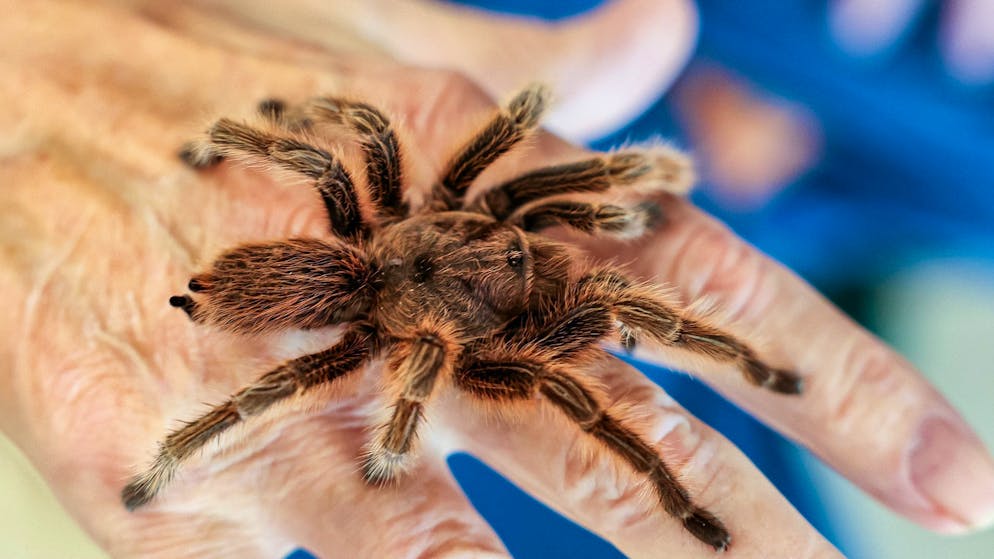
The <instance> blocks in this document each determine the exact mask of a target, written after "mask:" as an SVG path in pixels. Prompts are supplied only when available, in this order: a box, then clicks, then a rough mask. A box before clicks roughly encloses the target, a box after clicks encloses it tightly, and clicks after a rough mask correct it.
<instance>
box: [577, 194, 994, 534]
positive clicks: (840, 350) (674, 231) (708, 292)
mask: <svg viewBox="0 0 994 559" xmlns="http://www.w3.org/2000/svg"><path fill="white" fill-rule="evenodd" d="M663 214H664V215H665V216H666V223H667V224H666V226H664V227H663V228H661V229H660V230H659V231H656V232H654V233H652V234H650V235H649V236H648V237H647V238H644V239H641V240H640V241H638V242H636V243H634V244H631V245H629V246H627V247H619V246H618V245H612V244H611V243H610V242H608V241H605V242H601V243H598V244H597V245H596V246H593V245H590V246H592V250H593V251H594V252H595V253H597V254H599V255H600V256H602V257H605V258H612V259H614V260H617V261H621V262H633V268H634V269H635V271H636V272H637V273H638V275H640V276H642V277H644V278H646V279H649V280H651V281H654V282H659V283H666V284H669V285H672V286H674V287H675V288H676V289H677V291H678V293H680V294H681V295H682V297H683V298H684V300H685V301H694V300H696V299H698V298H700V297H702V296H706V297H708V298H709V299H711V300H713V301H714V303H715V305H716V306H717V307H718V308H719V309H722V310H723V311H724V313H725V317H724V319H723V320H722V319H721V317H720V316H719V317H718V320H719V322H724V324H725V327H727V328H728V329H729V330H731V331H732V333H734V334H738V335H740V336H741V337H742V338H743V339H745V340H747V341H748V342H749V343H751V344H753V345H755V346H757V347H758V348H759V349H760V353H761V355H763V356H764V357H765V358H766V359H767V360H769V361H771V362H772V363H773V364H774V365H776V366H779V367H784V368H789V369H793V370H795V371H797V372H798V373H799V374H800V375H801V376H803V377H804V379H805V387H806V388H805V392H804V394H803V395H802V396H800V397H796V398H786V397H780V396H774V395H772V394H770V393H767V392H763V391H760V390H756V389H754V388H752V387H749V386H747V385H746V384H745V382H743V381H742V379H741V378H740V377H739V376H738V375H735V374H733V373H732V372H731V371H727V370H726V371H721V372H717V371H712V372H711V373H709V374H706V375H704V379H705V380H706V381H707V382H708V383H710V384H712V385H714V386H716V387H717V388H718V389H719V390H720V391H721V392H723V393H724V394H726V395H727V396H729V397H730V398H731V399H733V400H734V401H736V402H737V403H739V404H740V405H742V406H743V407H745V408H746V409H748V410H749V411H751V412H752V413H753V414H755V415H756V416H758V417H760V418H763V419H764V420H766V421H767V422H768V423H770V424H771V425H773V426H775V427H777V428H778V429H779V430H781V431H782V432H784V433H787V434H789V435H790V436H791V437H793V438H795V439H797V440H799V441H801V442H802V443H804V444H805V445H806V446H808V447H810V448H811V449H813V450H814V451H815V452H816V453H817V454H818V455H819V456H821V457H822V458H823V459H824V460H826V461H827V462H828V463H830V464H831V465H832V466H834V467H835V468H836V469H837V470H839V471H840V472H841V473H842V474H844V475H846V476H847V477H849V478H850V479H851V480H853V481H854V482H856V483H857V484H859V485H860V486H861V487H863V488H864V489H865V490H867V491H868V492H870V493H871V494H873V495H875V496H876V497H877V498H879V499H880V500H881V501H883V502H884V503H885V504H887V505H888V506H890V507H892V508H894V509H895V510H897V511H899V512H901V513H903V514H905V515H907V516H909V517H910V518H912V519H914V520H916V521H918V522H920V523H922V524H924V525H925V526H928V527H930V528H932V529H935V530H941V531H948V532H958V531H963V530H967V529H969V528H977V527H981V526H984V525H987V524H989V523H990V522H991V521H992V520H994V462H992V460H991V458H990V456H989V454H988V453H987V451H986V450H985V449H984V448H983V445H982V444H981V443H980V441H979V439H978V438H977V436H976V435H975V434H974V433H973V431H972V430H971V429H970V428H969V427H968V426H967V425H966V424H965V423H964V421H963V420H962V419H961V418H960V416H959V415H958V414H957V413H956V411H955V410H954V409H953V408H952V407H951V406H950V405H949V403H948V402H946V400H945V399H944V398H943V397H942V396H941V395H940V394H939V393H938V392H937V391H936V390H935V389H934V388H933V387H932V386H931V385H930V384H929V383H928V382H927V381H926V380H925V379H923V378H922V376H921V375H920V374H919V373H918V372H917V371H915V370H914V368H913V367H912V366H911V365H910V364H908V363H907V362H906V361H905V360H904V359H902V358H901V357H900V356H898V355H897V354H895V353H894V352H893V351H892V350H891V349H889V348H888V347H886V346H885V345H884V344H883V343H881V342H880V341H879V340H878V339H876V338H875V337H873V336H872V335H870V334H869V333H868V332H866V331H865V330H863V329H862V328H860V327H859V326H858V325H856V324H854V323H853V322H852V321H851V320H850V319H848V318H847V317H845V316H844V315H843V314H842V313H841V312H840V311H839V310H838V309H836V308H834V307H833V306H832V305H831V304H830V303H828V302H827V301H826V300H825V299H824V298H823V297H821V296H820V295H819V294H817V293H816V292H815V291H814V290H813V289H812V288H811V287H810V286H808V285H807V284H805V283H804V282H803V281H801V280H800V279H799V278H797V277H796V276H795V275H794V274H792V273H791V272H790V271H788V270H786V269H784V268H783V267H782V266H780V265H778V264H776V263H775V262H772V261H770V260H769V259H767V258H766V257H764V256H763V255H761V254H760V253H759V252H757V251H756V250H755V249H753V248H752V247H749V246H748V245H746V244H745V243H744V242H743V241H741V240H740V239H738V238H736V237H735V236H734V235H733V234H731V233H730V232H729V231H728V230H727V229H726V228H725V227H724V226H722V225H720V224H719V223H718V222H717V221H716V220H714V219H713V218H711V217H709V216H706V215H705V214H703V212H701V211H699V210H697V209H696V208H694V207H692V206H691V205H690V204H689V203H688V202H686V201H685V200H678V199H675V198H670V199H668V201H667V202H666V203H665V204H664V207H663ZM643 355H644V356H647V357H649V358H652V359H661V358H662V359H663V360H664V361H666V360H667V359H671V358H672V356H665V355H663V354H662V353H660V352H653V351H650V350H646V353H644V354H643ZM671 362H672V361H671Z"/></svg>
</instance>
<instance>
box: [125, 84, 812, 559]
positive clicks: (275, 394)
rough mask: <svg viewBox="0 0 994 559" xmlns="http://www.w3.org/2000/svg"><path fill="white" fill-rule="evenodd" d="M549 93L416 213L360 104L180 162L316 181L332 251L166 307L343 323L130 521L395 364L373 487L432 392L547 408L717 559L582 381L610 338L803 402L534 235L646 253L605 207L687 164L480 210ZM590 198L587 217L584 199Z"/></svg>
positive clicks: (286, 259) (371, 461)
mask: <svg viewBox="0 0 994 559" xmlns="http://www.w3.org/2000/svg"><path fill="white" fill-rule="evenodd" d="M547 104H548V95H547V91H546V89H545V88H543V87H541V86H531V87H529V88H526V89H524V90H523V91H521V92H520V93H518V94H517V95H516V96H514V97H513V98H512V99H511V100H510V102H509V103H507V104H506V105H505V106H503V107H502V108H501V109H499V110H498V111H496V113H495V114H494V115H493V116H492V117H491V118H490V120H489V121H488V122H487V123H486V124H485V126H484V127H483V128H482V129H481V130H480V131H479V132H478V133H477V134H476V135H475V136H474V137H473V138H472V139H470V140H469V141H468V142H467V143H465V144H464V145H463V146H462V148H461V149H459V150H458V151H457V153H456V154H455V155H454V156H453V157H452V158H451V159H450V160H449V162H448V165H447V166H446V167H445V169H444V172H443V173H442V178H441V180H439V181H438V182H437V183H436V184H435V185H434V186H433V188H432V190H431V194H430V196H428V198H427V200H425V201H423V203H421V204H420V207H413V206H415V205H414V204H411V203H409V202H407V201H405V196H404V194H405V191H404V180H403V176H402V165H401V158H402V153H401V149H400V144H399V142H398V138H397V135H396V133H395V131H394V130H393V128H392V127H391V124H390V121H389V120H388V118H387V117H386V116H385V115H384V114H383V113H382V112H381V111H380V110H378V109H377V108H375V107H373V106H371V105H369V104H367V103H364V102H360V101H354V100H349V99H344V98H331V97H322V98H316V99H312V100H310V101H308V102H305V103H303V104H301V105H298V106H292V107H291V106H288V105H287V104H285V103H284V102H282V101H277V100H268V101H264V102H263V103H261V104H260V106H259V109H260V112H261V113H262V115H263V116H264V117H265V119H266V120H267V121H268V126H265V127H261V128H259V127H253V126H249V125H246V124H242V123H239V122H236V121H233V120H230V119H221V120H219V121H217V122H216V123H215V124H214V125H213V126H212V127H211V128H210V129H209V131H208V132H207V135H206V137H205V138H204V139H201V140H199V141H195V142H191V143H190V144H188V145H187V147H186V148H185V149H184V150H183V151H182V152H181V157H182V158H183V159H184V160H185V161H186V162H187V163H189V164H190V165H192V166H194V167H197V168H200V167H207V166H210V165H214V164H216V163H218V162H219V161H221V160H222V159H224V158H240V159H245V158H249V159H255V160H257V161H262V162H265V163H268V164H271V165H274V166H276V167H278V168H281V169H284V170H288V171H291V172H296V173H300V174H302V175H304V176H306V177H309V178H310V179H312V180H313V184H314V187H315V188H316V190H317V191H318V193H319V194H320V196H321V198H322V200H323V201H324V206H325V208H326V210H327V214H328V217H329V222H330V227H331V233H332V234H333V235H332V238H329V239H316V238H297V239H289V240H283V241H277V242H268V243H262V244H250V245H245V246H240V247H237V248H234V249H232V250H229V251H228V252H226V253H224V254H222V255H221V256H220V257H218V258H217V259H216V260H215V261H214V263H213V265H212V266H211V267H210V269H209V270H208V271H206V272H204V273H201V274H199V275H196V276H194V277H193V279H191V280H190V282H189V284H188V289H189V291H190V292H191V294H185V295H177V296H173V297H171V298H170V300H169V302H170V304H171V305H173V306H175V307H179V308H181V309H183V310H184V311H186V313H187V314H188V315H189V316H190V318H191V319H192V320H193V321H194V322H196V323H202V324H208V325H214V326H216V327H219V328H222V329H226V330H229V331H234V332H242V333H259V332H266V331H276V330H283V329H290V328H301V329H313V328H318V327H323V326H328V325H339V324H340V325H344V327H345V330H344V334H343V335H342V337H341V338H340V340H339V341H338V342H337V343H336V344H335V345H333V346H332V347H330V348H328V349H325V350H323V351H320V352H318V353H314V354H311V355H305V356H303V357H299V358H296V359H292V360H290V361H287V362H285V363H283V364H282V365H280V366H279V367H277V368H276V369H274V370H272V371H270V372H268V373H266V374H264V375H262V376H261V377H259V378H258V380H256V381H255V382H254V383H252V384H250V385H248V386H247V387H245V388H243V389H242V390H240V391H239V392H237V393H235V394H234V395H232V396H231V397H230V398H229V399H228V400H227V401H226V402H224V403H222V404H220V405H218V406H216V407H214V408H213V409H211V410H210V411H208V412H207V413H205V414H204V415H202V416H201V417H199V418H197V419H195V420H194V421H191V422H189V423H186V424H184V425H183V426H182V427H180V428H179V429H177V430H175V431H173V432H172V433H170V434H169V435H168V436H167V437H166V438H165V439H164V441H163V442H162V443H161V444H160V447H159V451H158V455H157V456H156V457H155V459H154V461H153V463H152V464H151V466H150V467H149V468H148V469H147V470H146V471H144V472H143V473H141V474H139V475H137V476H135V477H134V478H133V479H132V480H131V481H130V483H128V484H127V486H126V487H125V488H124V489H123V491H122V499H123V501H124V504H125V505H126V506H127V507H128V508H129V509H132V510H133V509H135V508H137V507H140V506H142V505H144V504H146V503H147V502H149V501H150V500H151V499H152V498H153V497H154V496H155V495H156V494H157V493H158V492H159V491H160V490H161V489H162V488H163V486H164V485H165V484H167V483H168V482H169V480H170V479H171V478H172V477H173V475H174V474H175V472H176V471H177V469H178V468H179V467H180V465H181V464H182V463H183V462H184V460H187V459H188V458H189V457H190V456H191V455H193V454H194V453H196V452H197V451H198V450H199V449H201V448H203V447H204V446H205V445H206V444H207V443H208V442H210V441H212V440H215V439H216V438H217V437H218V436H219V435H220V434H221V433H222V432H224V431H226V430H228V429H229V428H231V427H232V426H234V425H236V424H238V423H241V422H243V421H245V420H247V419H248V418H250V417H253V416H257V415H259V414H261V413H263V412H265V411H266V409H267V408H269V407H271V406H273V405H274V404H276V403H277V402H280V401H282V400H285V399H288V398H291V397H294V396H296V395H299V394H301V393H303V392H306V391H307V390H309V389H311V388H313V387H316V386H319V385H325V384H328V383H335V382H336V381H338V380H339V379H341V378H342V377H345V376H347V375H356V374H357V373H358V372H359V371H360V370H361V369H363V367H364V365H366V364H367V363H368V362H369V361H371V360H373V359H377V358H379V357H381V356H382V357H383V358H384V359H385V362H386V368H385V371H386V373H385V374H386V375H387V377H388V380H389V382H388V383H387V386H388V388H387V392H388V394H387V396H388V398H389V399H390V400H392V408H391V413H390V415H389V418H388V419H387V420H386V421H385V423H384V424H383V425H380V426H379V427H378V429H376V430H375V431H374V434H373V435H372V437H371V439H372V440H371V441H370V442H369V443H368V445H367V448H366V453H365V456H364V458H363V465H362V472H363V476H364V478H365V479H366V480H367V481H369V482H370V483H374V484H376V483H383V482H386V481H389V480H393V479H395V478H397V476H399V475H401V474H402V473H403V471H404V469H405V467H407V466H408V465H410V463H411V460H412V455H413V453H414V450H415V441H416V437H417V432H418V427H419V424H420V423H421V421H422V418H423V414H424V411H425V406H427V405H429V404H430V400H431V398H432V395H433V393H435V392H436V387H437V386H438V385H439V384H440V382H439V381H440V380H443V379H444V380H447V381H448V382H449V383H450V384H451V385H452V386H454V387H455V388H456V389H458V390H461V391H465V392H466V393H468V394H469V395H471V397H472V398H474V399H478V400H480V401H481V402H490V403H491V404H492V405H494V406H495V407H498V408H500V407H501V406H507V405H511V404H512V403H514V402H520V401H526V400H540V399H541V400H544V401H546V402H548V403H549V404H551V406H552V407H553V408H555V409H558V411H559V412H560V413H561V414H562V415H563V416H565V418H567V419H568V420H571V421H572V422H573V423H575V425H576V428H577V429H579V430H581V431H583V432H584V433H586V434H587V435H588V436H589V438H590V440H592V441H597V442H598V443H599V445H600V446H601V447H602V448H603V449H605V450H606V451H607V452H609V453H613V454H614V455H616V456H617V457H618V458H620V460H621V461H622V462H623V463H626V464H628V465H629V466H630V467H631V469H632V470H634V471H635V472H636V473H637V474H638V475H639V476H641V477H642V478H643V479H644V480H646V481H647V482H648V484H649V485H650V486H651V487H652V488H653V493H654V494H655V496H656V497H657V498H658V500H659V504H660V505H661V506H662V508H663V509H664V510H665V511H666V512H667V513H669V514H670V515H672V516H673V517H675V518H676V519H678V520H679V521H680V522H681V523H682V524H683V526H684V527H685V528H686V530H687V531H689V532H690V533H691V534H693V535H694V536H695V537H696V538H698V539H700V540H701V541H703V542H704V543H706V544H708V545H710V546H712V547H713V548H714V549H716V550H719V551H720V550H724V549H725V548H726V547H727V546H728V545H729V543H730V535H729V533H728V531H727V529H726V528H725V526H724V525H723V524H722V522H721V521H720V520H719V519H718V518H717V517H716V516H715V515H713V514H711V513H710V512H708V511H707V510H704V509H702V508H700V507H698V506H696V505H695V504H694V502H693V500H692V498H691V496H690V494H689V492H688V491H687V490H686V489H685V488H684V487H683V486H682V485H681V484H680V483H679V482H678V481H677V479H676V477H675V475H674V473H673V471H672V470H671V469H670V467H668V466H667V464H666V463H665V462H664V461H663V459H661V458H660V457H659V455H658V453H657V451H656V449H655V448H653V446H652V445H651V444H650V443H648V442H647V441H646V440H645V438H644V437H643V436H641V435H640V434H638V432H637V430H635V429H634V428H633V427H631V426H630V425H627V424H626V421H625V420H624V418H623V417H622V415H621V414H620V412H618V411H616V410H612V409H609V408H608V407H607V406H606V405H605V404H604V398H603V396H602V395H601V394H600V393H599V391H598V390H597V389H596V387H595V386H594V385H593V384H592V383H591V382H590V381H589V380H588V379H586V378H585V377H584V376H582V373H578V372H577V371H582V370H583V368H584V366H585V365H586V364H590V363H592V362H594V361H595V360H597V359H601V358H604V357H605V354H606V350H605V349H604V348H603V347H602V346H601V344H600V342H601V341H602V340H605V339H606V338H608V337H610V336H612V335H614V336H617V338H618V339H620V342H621V345H622V346H623V347H624V348H626V349H629V350H631V349H632V348H634V347H635V345H636V344H637V343H640V342H643V341H648V342H651V343H655V344H660V345H662V346H668V347H672V348H678V349H682V350H685V351H689V352H691V353H694V354H699V355H701V356H703V357H705V358H708V359H711V360H714V361H719V362H728V363H733V364H735V365H737V367H738V368H739V369H740V370H741V372H742V374H743V375H744V376H745V378H746V379H747V380H748V381H749V382H751V383H752V384H755V385H757V386H760V387H763V388H766V389H769V390H772V391H774V392H779V393H784V394H797V393H800V391H801V378H800V377H799V376H797V375H796V374H794V373H792V372H790V371H785V370H780V369H776V368H773V367H770V366H769V365H767V364H766V363H764V362H763V361H762V360H760V359H759V358H758V357H757V355H756V353H755V352H754V351H753V350H752V349H750V348H749V347H748V346H747V345H746V344H744V343H743V342H741V341H740V340H738V339H736V338H735V337H733V336H732V335H730V334H728V333H725V332H723V331H722V330H720V329H718V328H716V327H714V326H713V325H710V324H709V323H708V322H706V321H705V320H703V319H701V318H695V317H693V316H691V315H690V313H689V312H688V311H687V310H686V309H684V308H680V307H678V306H676V305H675V304H672V303H670V302H668V300H667V299H666V298H665V297H664V296H663V295H662V293H661V291H660V289H658V288H656V287H653V286H651V285H646V284H641V283H637V282H634V281H632V280H630V279H628V278H627V277H626V276H625V275H624V274H623V273H622V272H621V270H619V269H616V268H611V267H595V266H592V265H589V264H587V263H586V262H584V261H581V259H580V258H577V257H575V256H574V253H573V252H572V251H571V250H570V249H569V247H568V246H567V245H564V244H561V243H559V242H556V241H553V240H552V239H550V238H547V237H545V236H543V235H541V234H540V232H541V231H542V230H543V229H546V228H549V227H552V226H565V227H569V228H573V229H575V230H579V231H582V232H586V233H588V234H591V235H611V236H617V237H622V238H635V237H638V236H640V235H642V234H643V233H645V232H646V231H647V230H648V229H649V228H651V227H652V226H653V225H654V224H655V223H656V222H657V218H658V217H659V213H660V212H659V210H658V207H657V206H656V205H654V204H652V203H647V202H642V203H640V204H636V205H631V206H619V205H612V204H601V203H597V202H596V198H597V195H598V193H600V194H599V196H600V197H603V195H604V193H608V192H609V191H611V192H613V191H622V190H630V191H632V192H634V193H636V194H639V195H641V196H642V198H643V199H649V197H648V196H647V194H650V193H654V192H663V191H668V192H673V193H682V192H683V191H685V190H686V189H687V188H689V186H690V183H691V182H692V181H693V173H692V170H691V167H690V164H689V160H688V158H687V157H686V156H684V155H683V154H681V153H680V152H678V151H676V150H673V149H669V148H664V147H659V146H656V147H650V148H630V149H624V150H620V151H616V152H613V153H610V154H603V155H599V156H596V157H592V158H590V159H587V160H584V161H576V162H571V163H566V164H562V165H557V166H552V167H547V168H543V169H539V170H536V171H532V172H529V173H527V174H524V175H522V176H519V177H517V178H514V179H513V180H510V181H508V182H505V183H503V184H500V185H497V186H495V187H492V188H489V189H486V190H485V191H484V192H483V193H482V194H481V195H478V196H474V197H470V196H468V195H467V191H468V187H469V186H470V185H471V184H472V183H473V182H474V180H475V179H476V178H477V176H478V175H479V174H480V173H481V172H482V171H483V170H484V169H485V168H487V167H488V166H489V165H491V164H492V163H493V162H494V161H495V160H497V159H498V158H499V157H501V156H502V155H503V154H505V153H506V152H508V151H509V150H510V149H511V148H512V147H514V146H515V145H516V144H519V143H521V142H522V140H525V139H526V138H528V137H529V136H530V135H531V134H532V133H533V132H534V131H535V130H536V129H537V127H538V123H539V120H540V116H541V114H542V113H543V110H544V109H545V107H546V105H547ZM319 125H327V126H332V127H344V129H346V130H349V131H350V133H351V134H353V135H354V137H355V139H356V141H357V143H358V146H359V148H360V149H361V152H362V153H363V155H364V157H365V160H366V164H367V168H366V175H367V180H366V184H365V189H364V190H363V189H362V188H361V187H360V185H359V184H357V183H356V181H354V180H353V177H352V175H351V174H350V172H349V171H348V170H347V169H346V168H345V167H344V166H343V165H342V163H341V162H340V161H339V160H338V159H337V158H336V157H334V156H333V155H331V154H330V153H329V152H328V151H326V150H323V149H319V148H317V147H314V146H312V145H309V144H308V143H305V142H302V141H300V140H299V139H297V138H298V137H299V135H298V134H296V132H301V131H311V130H313V129H314V128H315V127H317V126H319ZM591 193H593V196H594V201H591V200H590V197H591Z"/></svg>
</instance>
